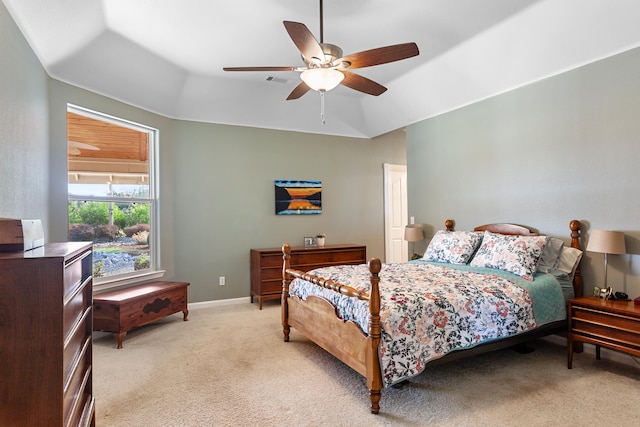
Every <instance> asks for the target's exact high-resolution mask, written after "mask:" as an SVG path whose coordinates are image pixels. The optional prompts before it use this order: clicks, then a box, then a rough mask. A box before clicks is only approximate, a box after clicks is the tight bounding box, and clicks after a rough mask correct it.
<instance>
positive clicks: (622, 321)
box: [573, 307, 640, 339]
mask: <svg viewBox="0 0 640 427" xmlns="http://www.w3.org/2000/svg"><path fill="white" fill-rule="evenodd" d="M573 321H574V324H573V330H574V333H575V332H578V333H579V332H581V331H587V332H591V331H602V332H607V331H608V332H610V333H621V334H629V335H630V336H634V337H636V339H640V318H634V317H629V316H624V315H619V314H615V313H607V312H604V311H601V310H594V309H590V308H586V307H574V309H573Z"/></svg>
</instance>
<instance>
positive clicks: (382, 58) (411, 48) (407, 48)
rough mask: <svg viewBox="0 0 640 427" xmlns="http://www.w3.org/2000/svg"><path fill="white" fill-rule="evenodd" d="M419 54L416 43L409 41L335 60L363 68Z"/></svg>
mask: <svg viewBox="0 0 640 427" xmlns="http://www.w3.org/2000/svg"><path fill="white" fill-rule="evenodd" d="M419 54H420V51H419V50H418V45H417V44H415V43H413V42H411V43H402V44H395V45H391V46H385V47H378V48H376V49H370V50H363V51H362V52H357V53H352V54H351V55H347V56H344V57H342V58H340V59H339V60H338V61H336V62H345V61H346V62H349V63H350V64H351V65H349V66H348V67H347V68H364V67H371V66H373V65H380V64H387V63H389V62H394V61H400V60H402V59H407V58H411V57H413V56H418V55H419Z"/></svg>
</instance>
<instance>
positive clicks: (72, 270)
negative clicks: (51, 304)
mask: <svg viewBox="0 0 640 427" xmlns="http://www.w3.org/2000/svg"><path fill="white" fill-rule="evenodd" d="M81 281H82V262H81V260H80V259H76V260H73V261H72V262H70V263H69V264H68V265H67V266H66V267H65V269H64V282H63V287H64V288H63V289H64V291H63V292H64V296H65V298H66V297H67V296H68V295H69V294H70V293H71V292H73V290H74V289H75V288H76V287H77V286H79V285H80V282H81Z"/></svg>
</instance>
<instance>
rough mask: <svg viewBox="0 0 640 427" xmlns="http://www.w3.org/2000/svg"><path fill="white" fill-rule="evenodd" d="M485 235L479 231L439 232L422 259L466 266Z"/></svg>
mask: <svg viewBox="0 0 640 427" xmlns="http://www.w3.org/2000/svg"><path fill="white" fill-rule="evenodd" d="M482 236H483V234H482V233H481V232H478V231H444V230H439V231H437V232H436V234H435V235H434V236H433V238H432V239H431V242H429V246H428V247H427V250H426V251H425V253H424V256H423V257H422V259H424V260H425V261H436V262H447V263H449V264H466V263H468V262H469V260H470V259H471V256H472V255H473V253H474V252H475V251H476V249H478V246H480V242H482Z"/></svg>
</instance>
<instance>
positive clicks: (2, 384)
mask: <svg viewBox="0 0 640 427" xmlns="http://www.w3.org/2000/svg"><path fill="white" fill-rule="evenodd" d="M91 274H92V243H84V242H67V243H50V244H46V245H45V246H43V247H40V248H36V249H32V250H30V251H26V252H15V253H0V378H1V380H0V425H2V426H12V427H17V426H31V427H33V426H47V427H50V426H93V425H95V405H94V398H93V392H92V345H91V334H92V329H93V328H92V304H91V301H92V276H91Z"/></svg>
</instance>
